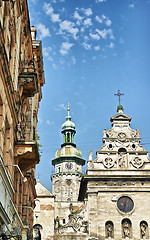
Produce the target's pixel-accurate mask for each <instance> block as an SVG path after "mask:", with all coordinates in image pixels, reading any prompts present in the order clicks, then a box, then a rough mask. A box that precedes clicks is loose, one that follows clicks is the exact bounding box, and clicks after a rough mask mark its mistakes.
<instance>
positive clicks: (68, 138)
mask: <svg viewBox="0 0 150 240" xmlns="http://www.w3.org/2000/svg"><path fill="white" fill-rule="evenodd" d="M67 142H70V134H69V133H67Z"/></svg>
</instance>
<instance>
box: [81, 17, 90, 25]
mask: <svg viewBox="0 0 150 240" xmlns="http://www.w3.org/2000/svg"><path fill="white" fill-rule="evenodd" d="M83 23H84V25H85V26H91V25H92V21H91V18H86V19H85V20H84V22H83Z"/></svg>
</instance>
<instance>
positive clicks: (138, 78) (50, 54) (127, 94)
mask: <svg viewBox="0 0 150 240" xmlns="http://www.w3.org/2000/svg"><path fill="white" fill-rule="evenodd" d="M28 3H29V12H30V23H31V25H34V26H35V27H36V29H37V40H42V47H43V60H44V71H45V82H46V83H45V86H44V87H43V90H42V92H43V99H42V101H41V103H40V110H39V115H38V116H39V118H38V133H39V135H40V143H41V144H42V156H41V161H40V163H39V164H38V165H37V175H39V179H40V181H41V183H42V184H44V186H46V187H47V188H48V189H50V190H51V183H50V175H51V174H52V172H53V168H52V166H51V160H52V159H53V158H54V156H55V152H56V151H57V150H58V149H59V148H60V145H61V143H62V142H63V137H62V134H61V125H62V123H63V122H64V121H65V117H66V115H67V110H66V109H67V107H66V106H67V103H68V102H70V104H71V107H70V108H71V111H70V115H71V116H72V120H73V121H74V123H75V124H76V130H77V133H76V136H75V143H76V144H77V148H79V149H80V150H81V151H82V154H83V158H84V159H86V160H88V154H89V151H90V150H92V152H93V157H95V156H96V154H95V153H96V151H97V150H98V149H99V148H100V146H101V145H102V132H103V129H104V128H107V129H109V128H110V127H111V123H110V121H109V120H110V117H111V116H113V115H115V114H116V109H117V105H118V98H117V97H116V96H114V93H117V91H118V89H120V91H121V92H123V93H124V96H122V98H121V104H122V105H123V107H124V113H125V114H128V115H129V116H132V122H131V127H132V128H134V129H136V128H138V129H139V130H140V132H141V138H142V142H141V143H143V144H144V145H143V146H144V147H145V148H146V150H148V151H150V124H149V119H150V107H149V104H150V101H149V95H150V94H149V92H150V79H149V78H150V46H149V45H150V26H149V24H150V14H149V13H150V0H49V1H48V0H46V1H40V0H29V1H28ZM83 170H84V171H85V168H84V169H83Z"/></svg>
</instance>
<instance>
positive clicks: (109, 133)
mask: <svg viewBox="0 0 150 240" xmlns="http://www.w3.org/2000/svg"><path fill="white" fill-rule="evenodd" d="M107 134H108V136H109V137H111V136H112V135H113V133H112V129H108V131H107Z"/></svg>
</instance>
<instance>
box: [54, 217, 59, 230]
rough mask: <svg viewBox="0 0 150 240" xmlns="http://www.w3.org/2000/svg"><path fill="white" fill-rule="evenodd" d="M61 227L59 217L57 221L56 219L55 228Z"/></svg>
mask: <svg viewBox="0 0 150 240" xmlns="http://www.w3.org/2000/svg"><path fill="white" fill-rule="evenodd" d="M59 225H60V223H59V217H58V216H57V217H56V219H55V228H58V227H59Z"/></svg>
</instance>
